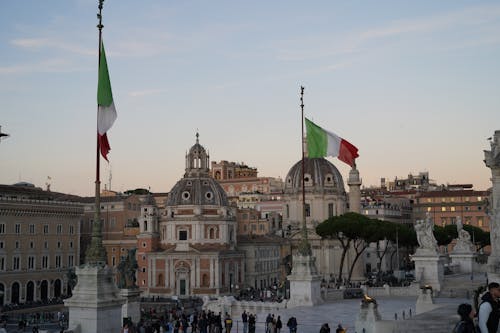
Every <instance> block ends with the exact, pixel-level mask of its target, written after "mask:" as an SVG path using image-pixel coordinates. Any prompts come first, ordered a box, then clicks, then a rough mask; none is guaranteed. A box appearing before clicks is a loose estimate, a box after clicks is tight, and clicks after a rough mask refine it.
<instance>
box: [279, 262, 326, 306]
mask: <svg viewBox="0 0 500 333" xmlns="http://www.w3.org/2000/svg"><path fill="white" fill-rule="evenodd" d="M315 260H316V258H314V257H313V256H311V255H303V254H300V253H298V254H296V255H294V256H293V268H292V274H290V275H288V277H287V278H288V280H289V281H290V300H289V301H288V303H287V306H289V307H292V306H303V305H307V306H313V305H318V304H321V303H323V299H322V298H321V276H320V275H319V274H318V272H317V269H316V264H315Z"/></svg>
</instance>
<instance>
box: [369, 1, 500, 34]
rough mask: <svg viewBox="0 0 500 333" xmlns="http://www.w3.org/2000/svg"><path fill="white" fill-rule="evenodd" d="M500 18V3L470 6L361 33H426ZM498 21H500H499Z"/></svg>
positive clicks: (395, 22)
mask: <svg viewBox="0 0 500 333" xmlns="http://www.w3.org/2000/svg"><path fill="white" fill-rule="evenodd" d="M499 19H500V5H490V6H479V7H469V8H466V9H463V10H459V11H455V12H450V13H444V14H440V15H435V16H432V17H425V18H416V19H407V20H398V21H394V22H393V23H391V24H389V25H388V26H385V27H379V28H374V29H370V30H367V31H364V32H362V33H361V35H360V37H361V39H372V38H384V37H391V36H395V35H402V34H408V33H426V32H434V31H437V30H444V29H450V28H454V27H457V26H480V25H485V24H489V23H492V22H495V21H498V20H499ZM497 23H498V22H497Z"/></svg>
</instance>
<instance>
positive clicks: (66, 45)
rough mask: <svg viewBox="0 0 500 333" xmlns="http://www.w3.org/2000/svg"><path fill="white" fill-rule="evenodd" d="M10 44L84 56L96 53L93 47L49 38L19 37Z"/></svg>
mask: <svg viewBox="0 0 500 333" xmlns="http://www.w3.org/2000/svg"><path fill="white" fill-rule="evenodd" d="M11 44H12V45H14V46H17V47H21V48H24V49H53V50H64V51H67V52H71V53H75V54H79V55H86V56H88V55H95V54H96V50H95V49H90V48H84V47H82V46H81V45H79V44H75V43H70V42H67V41H61V40H56V39H51V38H19V39H14V40H12V41H11Z"/></svg>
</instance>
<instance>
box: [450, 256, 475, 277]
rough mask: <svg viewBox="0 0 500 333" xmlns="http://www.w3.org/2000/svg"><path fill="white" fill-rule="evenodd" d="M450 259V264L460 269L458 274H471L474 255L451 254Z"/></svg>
mask: <svg viewBox="0 0 500 333" xmlns="http://www.w3.org/2000/svg"><path fill="white" fill-rule="evenodd" d="M450 258H451V262H452V264H454V265H458V266H459V267H460V273H472V271H473V269H474V261H475V259H476V254H475V253H470V252H469V253H466V252H462V253H461V252H452V253H451V254H450Z"/></svg>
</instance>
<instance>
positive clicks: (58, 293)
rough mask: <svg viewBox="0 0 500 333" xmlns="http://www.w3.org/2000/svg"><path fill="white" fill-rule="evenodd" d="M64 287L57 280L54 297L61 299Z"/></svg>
mask: <svg viewBox="0 0 500 333" xmlns="http://www.w3.org/2000/svg"><path fill="white" fill-rule="evenodd" d="M61 294H62V285H61V280H59V279H57V280H55V281H54V297H61Z"/></svg>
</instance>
